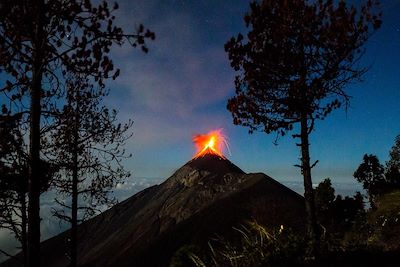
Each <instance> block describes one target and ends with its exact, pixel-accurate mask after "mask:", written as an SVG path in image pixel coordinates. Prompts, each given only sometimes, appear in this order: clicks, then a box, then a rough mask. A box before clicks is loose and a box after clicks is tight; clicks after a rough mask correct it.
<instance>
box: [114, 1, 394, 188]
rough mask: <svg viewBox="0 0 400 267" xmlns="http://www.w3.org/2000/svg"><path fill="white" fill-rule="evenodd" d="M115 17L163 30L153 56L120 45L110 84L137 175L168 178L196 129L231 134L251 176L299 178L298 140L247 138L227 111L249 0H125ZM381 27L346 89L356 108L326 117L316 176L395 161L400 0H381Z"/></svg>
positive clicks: (348, 176)
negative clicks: (357, 79) (233, 46)
mask: <svg viewBox="0 0 400 267" xmlns="http://www.w3.org/2000/svg"><path fill="white" fill-rule="evenodd" d="M119 3H120V10H119V11H118V12H117V14H116V15H117V18H118V21H119V23H120V24H122V25H123V26H124V27H125V29H129V28H132V27H134V26H135V25H138V23H143V24H145V26H146V27H149V28H150V29H151V30H153V31H155V33H156V40H155V41H154V42H152V43H151V44H150V45H149V47H150V52H149V54H147V55H145V54H143V53H140V52H139V51H138V50H133V49H132V48H130V47H129V46H124V47H122V48H117V47H115V50H114V52H113V56H114V62H115V64H116V65H117V66H118V67H119V68H121V76H120V77H119V78H118V79H117V81H113V82H112V83H109V87H110V88H111V96H110V97H109V98H108V100H107V101H108V103H109V104H110V105H111V106H113V107H116V108H117V109H119V110H120V118H121V120H126V119H128V118H132V119H133V120H134V122H135V123H134V128H133V131H134V137H133V138H132V139H131V140H130V141H129V142H128V144H127V150H128V151H129V152H132V153H133V157H132V158H131V159H128V160H127V161H126V162H125V163H126V167H127V169H129V170H131V171H132V173H133V175H134V177H165V178H167V177H168V176H170V175H171V174H172V172H173V171H174V170H176V169H177V168H179V167H180V166H181V165H182V164H184V163H185V162H187V161H188V160H190V158H191V157H192V156H193V155H194V153H195V148H194V146H193V144H192V143H191V138H192V136H193V135H194V134H196V133H204V132H207V131H209V130H213V129H219V128H222V129H223V131H224V133H225V134H226V135H227V136H228V138H229V144H230V148H231V155H229V154H227V157H228V158H229V159H230V160H231V161H232V162H234V163H235V164H236V165H238V166H239V167H240V168H242V169H243V170H245V171H247V172H265V173H267V174H269V175H271V176H272V177H274V178H276V179H278V180H298V179H301V178H300V174H299V170H298V169H297V168H295V167H293V165H294V164H298V162H299V150H298V147H296V146H295V140H293V139H292V138H291V137H290V136H287V137H285V138H282V139H280V140H279V143H278V145H277V146H275V145H274V144H273V141H274V139H275V135H274V134H272V135H266V134H265V133H256V134H253V135H249V134H248V131H247V129H246V128H244V127H241V126H234V125H233V124H232V119H231V115H230V113H229V112H228V111H227V110H226V102H227V99H228V98H229V97H230V96H232V95H233V94H234V84H233V77H234V72H233V70H232V69H231V68H230V66H229V61H228V57H227V54H226V53H225V51H224V44H225V42H226V41H227V40H228V39H229V38H230V37H231V36H233V35H236V34H237V33H239V32H242V33H245V32H246V30H245V27H244V22H243V19H242V18H243V15H244V13H245V12H246V11H247V10H248V2H247V1H238V0H235V1H233V0H232V1H211V0H210V1H184V0H180V1H178V0H175V1H173V0H170V1H166V0H163V1H156V0H147V1H122V2H119ZM382 6H383V12H384V16H383V26H382V28H381V29H380V30H379V31H378V32H377V33H375V34H374V35H373V36H372V37H371V39H370V40H369V42H368V45H367V53H366V54H365V56H364V58H363V63H364V64H365V65H370V66H371V69H370V70H369V72H368V73H367V74H366V75H365V76H364V81H363V82H361V83H353V84H350V85H349V86H348V87H347V92H348V93H349V94H350V95H351V96H352V97H353V98H352V100H351V106H350V108H349V109H348V112H347V113H346V112H345V110H337V111H335V112H334V113H332V114H331V115H330V116H329V117H328V118H327V119H326V120H324V121H318V122H317V124H316V130H315V132H313V133H312V135H311V157H312V159H313V160H317V159H318V160H319V161H320V163H319V164H318V165H317V167H316V168H315V169H314V180H315V181H318V180H320V179H323V178H325V177H331V178H332V179H334V180H337V181H340V182H352V181H353V178H352V173H353V172H354V170H355V169H356V168H357V166H358V165H359V163H360V161H361V159H362V156H363V154H364V153H373V154H376V155H377V156H378V157H379V158H380V160H381V161H382V162H384V161H385V160H386V159H387V156H388V151H389V149H390V147H391V146H392V145H393V142H394V138H395V136H396V135H398V134H400V120H399V119H398V114H399V111H400V106H399V102H400V88H399V84H400V68H399V66H398V63H399V62H400V20H398V17H397V16H398V14H399V12H400V1H397V0H396V1H395V0H392V1H383V2H382Z"/></svg>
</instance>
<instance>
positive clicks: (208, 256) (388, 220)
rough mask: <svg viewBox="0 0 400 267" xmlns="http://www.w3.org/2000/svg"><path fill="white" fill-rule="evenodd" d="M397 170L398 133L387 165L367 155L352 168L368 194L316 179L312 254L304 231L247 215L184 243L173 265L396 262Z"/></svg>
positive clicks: (399, 227)
mask: <svg viewBox="0 0 400 267" xmlns="http://www.w3.org/2000/svg"><path fill="white" fill-rule="evenodd" d="M370 159H372V160H370ZM399 170H400V136H397V137H396V139H395V144H394V145H393V147H392V149H391V150H390V152H389V160H388V161H387V162H386V166H385V167H384V166H383V165H381V164H380V163H379V160H378V159H377V157H376V156H374V155H365V156H364V158H363V161H362V163H361V164H360V166H359V167H358V168H357V170H356V171H355V173H354V177H355V178H356V179H357V180H358V181H360V182H362V184H363V187H364V189H365V190H366V192H367V196H364V195H362V194H361V193H360V192H357V193H356V194H355V195H354V196H353V197H349V196H346V197H343V196H341V195H336V194H335V189H334V188H333V187H332V183H331V180H330V179H329V178H327V179H325V180H323V181H322V182H320V183H319V185H318V186H317V187H316V188H315V190H314V193H315V204H316V214H317V222H318V227H319V231H320V233H321V236H320V238H321V242H320V246H319V247H318V251H317V254H316V255H315V257H313V258H310V257H307V255H308V254H307V244H308V243H307V236H305V235H304V234H303V233H302V232H299V231H293V229H291V228H290V227H285V225H281V226H280V227H278V228H276V227H275V228H271V227H266V226H262V225H260V224H259V223H257V222H256V221H247V222H243V224H240V225H236V226H235V227H233V228H232V230H231V232H229V233H228V234H226V235H224V236H220V235H215V237H214V238H213V239H210V240H209V242H208V245H207V246H206V247H197V246H194V245H186V246H183V247H182V248H180V249H179V250H178V251H177V252H176V253H175V255H174V257H173V259H172V261H171V266H398V263H399V262H400V187H399V181H400V175H399V173H398V171H399ZM394 173H395V175H394ZM368 199H369V201H368Z"/></svg>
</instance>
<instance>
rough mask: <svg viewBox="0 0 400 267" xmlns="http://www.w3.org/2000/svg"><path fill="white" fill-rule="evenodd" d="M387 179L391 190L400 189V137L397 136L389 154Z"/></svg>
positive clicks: (386, 171)
mask: <svg viewBox="0 0 400 267" xmlns="http://www.w3.org/2000/svg"><path fill="white" fill-rule="evenodd" d="M385 177H386V181H387V182H388V184H389V188H390V190H397V189H400V135H398V136H396V138H395V143H394V145H393V147H392V148H391V150H390V152H389V160H388V161H387V162H386V170H385Z"/></svg>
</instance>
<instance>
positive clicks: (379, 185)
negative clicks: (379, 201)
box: [353, 154, 387, 207]
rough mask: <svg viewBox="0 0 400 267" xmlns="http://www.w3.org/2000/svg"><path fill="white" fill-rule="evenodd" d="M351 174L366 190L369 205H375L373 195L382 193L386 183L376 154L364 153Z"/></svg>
mask: <svg viewBox="0 0 400 267" xmlns="http://www.w3.org/2000/svg"><path fill="white" fill-rule="evenodd" d="M353 176H354V178H356V179H357V181H359V182H360V183H362V184H363V188H364V189H365V190H367V193H368V196H369V201H370V203H371V207H375V201H374V199H375V197H376V196H377V195H379V194H382V193H384V192H385V191H386V185H387V182H386V180H385V176H384V168H383V166H382V164H380V163H379V159H378V158H377V156H375V155H372V154H370V155H368V154H365V155H364V157H363V162H362V163H361V164H360V166H358V168H357V170H356V171H355V172H354V174H353Z"/></svg>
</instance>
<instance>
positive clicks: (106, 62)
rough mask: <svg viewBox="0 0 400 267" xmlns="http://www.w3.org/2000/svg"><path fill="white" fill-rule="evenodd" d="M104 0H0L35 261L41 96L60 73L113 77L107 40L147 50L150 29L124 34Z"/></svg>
mask: <svg viewBox="0 0 400 267" xmlns="http://www.w3.org/2000/svg"><path fill="white" fill-rule="evenodd" d="M117 8H118V5H117V4H115V5H114V6H112V7H110V6H109V5H108V3H107V2H106V1H103V2H100V3H99V4H96V5H93V4H92V3H91V1H90V0H71V1H62V0H50V1H45V0H34V1H23V0H16V1H15V0H4V1H1V3H0V71H2V72H4V73H5V74H4V75H5V77H6V78H7V80H6V81H5V83H4V84H3V85H0V90H1V92H3V93H4V94H6V95H7V96H8V97H10V99H13V100H15V99H22V98H24V97H26V96H27V99H26V100H25V101H21V102H22V103H23V104H26V103H29V123H30V124H29V140H30V141H29V175H28V196H29V207H28V228H29V229H28V258H29V261H28V262H29V266H40V217H39V210H40V205H39V200H40V177H41V175H42V171H41V169H40V151H41V131H40V127H41V117H42V115H43V112H42V111H43V108H44V107H43V106H45V105H46V104H48V102H46V101H44V100H45V99H46V98H50V99H51V98H52V97H54V96H56V95H59V94H60V90H62V87H61V86H60V85H61V84H63V82H62V80H63V75H65V74H66V73H82V74H85V75H87V76H91V77H93V79H94V80H95V81H96V82H97V83H98V84H99V85H100V86H103V85H104V80H105V79H108V78H116V77H117V76H118V74H119V70H118V69H117V70H115V69H114V65H113V62H112V60H111V59H110V58H109V56H108V55H109V52H110V48H111V46H112V44H118V45H122V44H123V43H124V41H126V40H127V41H129V43H130V44H131V45H133V46H140V47H141V48H142V49H143V51H145V52H147V47H146V46H145V44H144V40H145V38H152V39H154V33H152V32H150V31H149V30H145V29H144V27H143V26H142V25H140V26H139V27H138V28H137V30H136V32H135V33H132V34H131V33H130V34H125V33H124V31H123V30H122V29H121V28H120V27H117V26H115V25H114V20H115V16H114V15H113V11H114V10H115V9H117Z"/></svg>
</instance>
